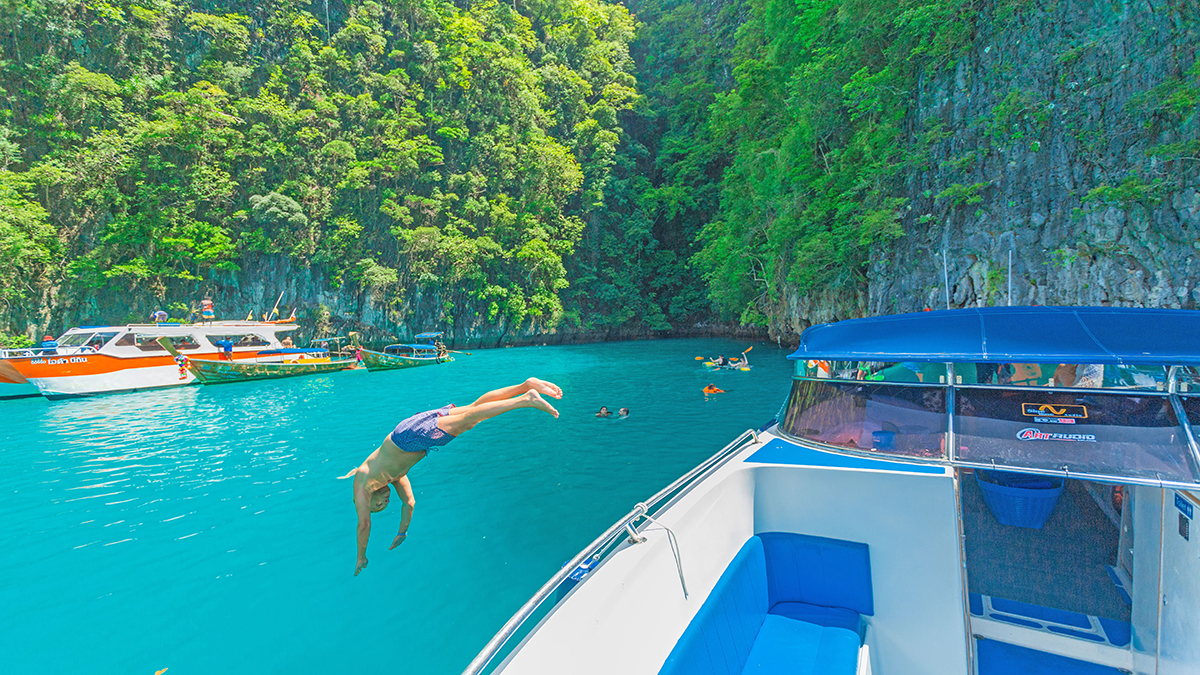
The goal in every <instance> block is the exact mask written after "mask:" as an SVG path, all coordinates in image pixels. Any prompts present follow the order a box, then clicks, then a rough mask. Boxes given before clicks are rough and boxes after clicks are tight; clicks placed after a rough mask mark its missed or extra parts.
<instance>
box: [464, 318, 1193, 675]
mask: <svg viewBox="0 0 1200 675" xmlns="http://www.w3.org/2000/svg"><path fill="white" fill-rule="evenodd" d="M1198 330H1200V313H1197V312H1191V311H1172V310H1134V309H1124V308H1047V307H1035V308H990V309H977V310H951V311H944V312H926V313H921V314H912V315H898V316H890V317H876V318H870V319H859V320H852V321H845V322H841V323H838V324H828V325H821V326H814V327H812V328H810V329H808V330H807V331H806V332H805V333H804V335H803V336H802V337H801V345H800V347H799V349H798V350H797V351H796V352H795V353H794V354H792V355H791V357H790V358H792V359H793V360H795V362H796V373H795V376H794V378H793V382H792V390H791V393H790V395H789V396H788V398H787V400H786V402H785V404H784V406H783V408H782V410H781V412H780V415H779V417H778V418H777V419H776V420H772V421H771V422H770V423H768V424H767V425H765V426H764V427H763V428H762V429H760V430H757V431H753V430H752V431H747V432H746V433H744V434H742V436H740V437H739V438H737V439H736V440H734V442H733V443H731V444H730V445H728V446H726V447H725V448H723V449H722V450H721V451H719V452H718V453H717V454H716V455H714V456H712V457H710V458H709V459H708V460H706V461H705V462H703V463H702V464H700V465H699V466H698V467H696V468H695V469H693V470H692V471H690V472H688V473H687V474H685V475H684V476H682V477H681V478H679V479H678V480H676V481H675V482H674V483H672V484H671V485H669V486H667V487H666V488H664V489H663V490H662V491H660V492H659V493H658V494H656V495H654V496H653V497H651V498H650V499H649V500H647V501H646V502H644V503H641V504H638V505H636V506H635V507H634V508H633V510H632V511H631V512H630V513H629V514H627V515H626V516H625V517H623V518H622V519H620V520H619V521H617V522H616V523H615V524H613V526H612V527H610V528H609V529H608V530H607V531H606V532H604V533H603V534H601V535H600V536H599V537H598V538H597V539H596V540H595V541H594V542H593V543H592V544H591V545H590V546H588V547H587V548H585V549H584V550H583V551H581V552H580V553H579V554H578V555H576V556H575V558H573V559H572V560H570V561H569V562H567V563H566V564H565V565H564V566H563V568H562V570H561V571H560V572H559V573H558V574H556V575H554V577H553V578H551V579H550V581H549V582H547V583H546V584H545V585H544V586H543V587H542V588H541V589H540V590H539V591H538V592H537V593H536V594H535V595H534V596H533V597H532V598H531V599H530V600H529V601H528V602H527V603H526V604H525V605H524V606H523V607H522V608H521V609H520V610H519V611H518V613H517V614H516V615H515V616H514V617H513V618H512V619H511V620H510V621H509V622H508V623H507V624H505V626H504V627H503V628H502V629H501V631H500V632H499V633H498V634H497V635H496V636H495V637H494V638H493V639H492V640H491V642H489V644H488V645H487V646H486V647H485V648H484V650H483V651H482V652H481V653H480V654H479V656H477V657H476V659H475V660H474V661H473V662H472V663H471V664H470V665H469V666H468V668H467V669H466V671H465V673H464V675H476V674H478V673H483V672H497V673H501V672H502V673H506V674H508V675H512V674H527V673H538V674H541V673H546V674H548V673H567V672H569V673H579V674H588V673H596V674H600V673H613V672H620V673H631V674H639V673H646V674H652V673H660V674H667V675H675V674H679V673H705V674H710V675H716V674H718V673H720V674H724V673H796V672H799V673H822V674H823V675H863V674H866V673H876V674H884V675H918V674H920V675H925V674H932V675H942V674H945V675H951V674H953V675H976V674H979V675H1000V674H1008V673H1030V672H1047V673H1049V672H1055V673H1064V674H1071V675H1084V674H1088V675H1118V674H1119V673H1142V674H1148V673H1160V674H1167V673H1170V674H1172V675H1182V674H1184V673H1195V672H1200V649H1197V648H1196V646H1195V639H1194V638H1195V628H1196V626H1197V625H1200V542H1197V541H1192V540H1191V537H1190V524H1191V521H1192V520H1193V519H1194V518H1195V516H1196V513H1197V511H1198V510H1200V446H1198V445H1197V441H1196V437H1195V434H1194V432H1193V426H1194V425H1196V424H1200V391H1198V387H1200V344H1198V343H1197V342H1196V340H1195V338H1194V336H1195V335H1196V333H1197V331H1198Z"/></svg>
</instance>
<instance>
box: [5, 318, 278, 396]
mask: <svg viewBox="0 0 1200 675" xmlns="http://www.w3.org/2000/svg"><path fill="white" fill-rule="evenodd" d="M295 329H296V325H295V324H284V323H267V322H259V321H212V322H207V323H197V324H173V323H162V324H130V325H126V326H82V327H78V328H71V329H70V330H68V331H67V332H66V333H64V334H63V335H62V336H61V337H59V338H58V340H57V342H58V346H57V347H56V348H55V349H53V350H42V351H40V352H39V353H36V354H30V355H27V356H9V357H8V358H5V359H4V362H5V363H7V364H8V365H7V366H6V367H5V369H4V370H5V371H6V372H7V370H8V369H9V368H11V369H12V370H13V371H16V372H17V373H18V374H19V375H20V376H21V377H24V378H25V379H26V380H27V381H28V382H29V383H30V384H32V385H34V386H35V387H36V388H37V390H38V391H39V392H40V393H41V394H42V395H44V396H46V397H47V398H51V399H55V398H66V397H72V396H86V395H92V394H108V393H117V392H127V391H141V390H145V389H157V388H162V387H175V386H180V385H187V384H192V383H194V382H195V376H194V375H193V374H192V373H191V372H190V371H188V370H186V369H181V368H180V367H179V366H178V364H177V363H176V362H175V360H174V358H173V357H172V356H171V355H170V354H168V353H167V351H166V350H165V349H164V348H163V347H162V345H161V344H160V343H159V342H158V340H159V339H160V338H166V339H167V340H169V341H170V342H171V343H172V344H173V345H174V346H175V347H176V348H177V349H178V350H179V351H180V352H182V353H183V354H185V355H187V356H188V357H200V358H204V357H212V358H216V357H217V355H218V353H224V354H226V355H228V357H229V358H230V359H232V360H235V361H237V360H242V359H254V358H258V357H259V354H260V352H262V351H263V350H272V349H279V348H280V346H281V344H280V341H279V337H278V333H280V332H284V331H291V330H295ZM217 343H221V344H220V345H218V344H217Z"/></svg>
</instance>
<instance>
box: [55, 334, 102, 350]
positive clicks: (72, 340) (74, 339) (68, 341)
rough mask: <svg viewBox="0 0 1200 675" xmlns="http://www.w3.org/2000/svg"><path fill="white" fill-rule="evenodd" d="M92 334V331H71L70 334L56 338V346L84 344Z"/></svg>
mask: <svg viewBox="0 0 1200 675" xmlns="http://www.w3.org/2000/svg"><path fill="white" fill-rule="evenodd" d="M92 335H94V333H72V334H71V335H64V336H62V337H61V338H59V339H58V346H59V347H78V346H80V345H85V344H87V341H88V339H89V338H91V337H92Z"/></svg>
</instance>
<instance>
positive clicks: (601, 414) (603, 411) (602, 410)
mask: <svg viewBox="0 0 1200 675" xmlns="http://www.w3.org/2000/svg"><path fill="white" fill-rule="evenodd" d="M596 417H612V413H610V412H609V411H608V406H606V405H602V406H600V412H598V413H596Z"/></svg>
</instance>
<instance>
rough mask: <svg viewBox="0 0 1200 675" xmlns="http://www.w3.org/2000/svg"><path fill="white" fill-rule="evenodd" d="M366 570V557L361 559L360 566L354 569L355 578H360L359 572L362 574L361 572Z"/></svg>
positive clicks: (359, 560)
mask: <svg viewBox="0 0 1200 675" xmlns="http://www.w3.org/2000/svg"><path fill="white" fill-rule="evenodd" d="M366 568H367V559H366V557H365V556H364V557H362V558H359V559H358V565H356V566H355V567H354V576H358V573H359V572H361V571H363V570H365V569H366Z"/></svg>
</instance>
